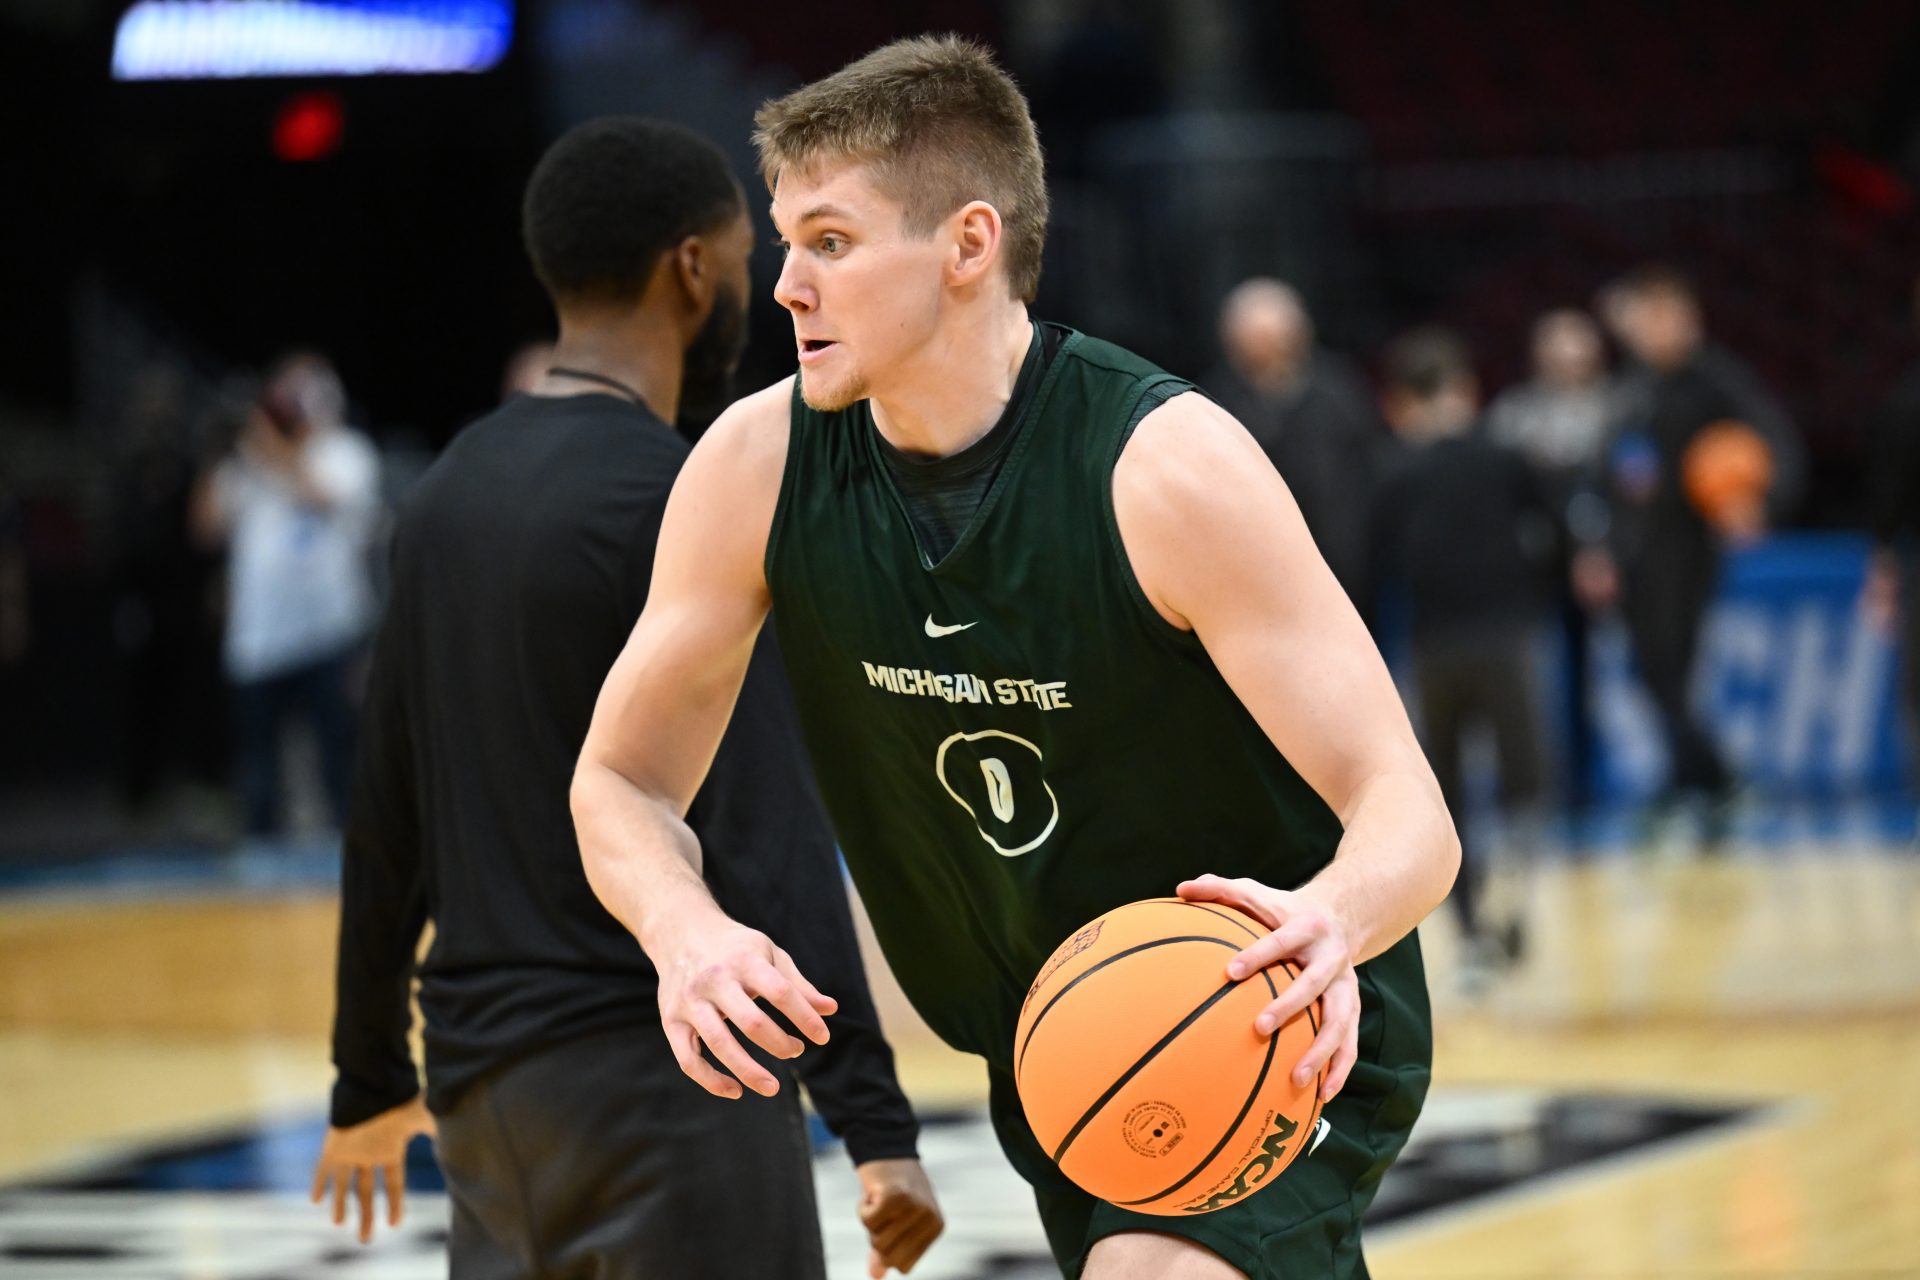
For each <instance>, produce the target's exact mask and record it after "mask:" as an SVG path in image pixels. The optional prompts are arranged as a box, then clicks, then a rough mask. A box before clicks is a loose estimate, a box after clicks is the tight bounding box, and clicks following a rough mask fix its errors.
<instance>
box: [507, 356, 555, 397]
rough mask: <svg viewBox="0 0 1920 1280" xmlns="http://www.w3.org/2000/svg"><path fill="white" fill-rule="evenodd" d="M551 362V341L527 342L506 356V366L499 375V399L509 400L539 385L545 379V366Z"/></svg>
mask: <svg viewBox="0 0 1920 1280" xmlns="http://www.w3.org/2000/svg"><path fill="white" fill-rule="evenodd" d="M552 363H553V344H552V343H551V342H529V343H527V344H526V345H525V346H523V347H521V348H520V349H519V350H518V351H516V352H514V353H513V354H512V355H510V356H508V357H507V367H506V369H505V370H504V371H502V373H501V375H500V399H501V400H502V401H503V402H504V401H507V400H511V399H513V398H514V397H515V396H517V395H524V394H526V393H527V392H529V391H531V390H533V389H534V388H535V387H537V386H539V385H540V384H541V382H543V381H545V379H546V376H547V366H548V365H550V364H552Z"/></svg>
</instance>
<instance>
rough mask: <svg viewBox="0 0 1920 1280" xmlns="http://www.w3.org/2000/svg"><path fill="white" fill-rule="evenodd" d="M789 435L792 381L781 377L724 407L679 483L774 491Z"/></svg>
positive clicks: (785, 463) (784, 468) (694, 452)
mask: <svg viewBox="0 0 1920 1280" xmlns="http://www.w3.org/2000/svg"><path fill="white" fill-rule="evenodd" d="M792 431H793V377H792V376H789V377H785V378H782V379H780V381H778V382H776V383H774V384H773V385H772V386H769V387H763V388H761V389H760V390H758V391H755V392H753V393H752V394H750V395H746V396H742V397H741V398H740V399H738V400H736V401H734V402H733V403H732V404H731V405H728V406H727V408H726V410H725V411H724V412H723V413H721V415H720V416H719V417H717V418H715V419H714V420H713V425H712V426H710V427H708V428H707V430H706V433H705V434H704V435H702V436H701V437H700V443H699V444H697V445H695V446H694V449H693V456H692V457H690V458H688V459H687V471H686V474H685V476H684V477H683V480H685V481H689V482H691V483H695V484H714V485H718V486H722V487H727V488H737V487H739V486H748V487H760V486H766V485H771V486H772V487H773V488H774V489H776V490H777V489H778V488H779V487H780V478H781V475H782V474H783V473H784V471H785V470H786V465H787V441H788V438H789V437H790V436H791V434H792Z"/></svg>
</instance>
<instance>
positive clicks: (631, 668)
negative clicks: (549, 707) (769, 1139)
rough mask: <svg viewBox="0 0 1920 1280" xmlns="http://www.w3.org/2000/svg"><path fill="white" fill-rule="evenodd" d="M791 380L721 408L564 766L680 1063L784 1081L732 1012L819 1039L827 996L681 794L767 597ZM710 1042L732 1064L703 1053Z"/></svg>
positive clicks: (740, 673) (687, 790) (785, 1048)
mask: <svg viewBox="0 0 1920 1280" xmlns="http://www.w3.org/2000/svg"><path fill="white" fill-rule="evenodd" d="M790 394H791V387H790V383H788V382H782V383H780V384H778V385H777V386H774V387H770V388H768V389H766V390H765V391H761V392H758V393H756V394H754V395H752V396H749V397H747V398H746V399H745V400H742V401H740V402H739V403H738V404H736V405H734V406H733V407H732V408H731V409H729V410H728V411H727V412H726V413H725V414H723V415H721V417H720V419H719V420H718V421H716V422H715V423H714V425H713V427H712V428H711V429H709V431H708V432H707V434H706V435H705V436H704V437H703V438H702V439H701V442H700V444H699V446H698V447H697V448H695V450H694V451H693V454H692V456H691V457H690V458H688V460H687V463H686V466H685V467H684V468H683V469H682V471H681V473H680V476H679V479H678V480H677V481H676V482H675V484H674V489H673V495H672V497H671V498H670V499H669V500H668V502H667V510H666V515H665V518H664V520H663V522H662V525H661V530H660V541H659V548H658V551H657V553H656V555H655V560H654V569H653V581H652V585H651V587H650V588H649V590H648V594H647V606H646V609H645V611H644V612H643V613H642V614H641V615H640V620H639V621H638V622H637V623H636V624H635V625H634V629H633V634H632V635H631V636H630V637H629V638H628V640H627V644H626V647H625V649H623V650H622V651H621V654H620V657H619V659H618V660H617V661H615V663H614V665H613V669H612V671H611V672H609V673H608V676H607V681H606V684H605V685H604V686H603V687H602V688H601V691H600V699H599V701H598V702H597V703H596V704H595V706H594V713H593V723H592V726H591V727H590V728H589V729H588V731H587V740H586V743H585V745H584V746H583V748H582V750H581V753H580V761H579V764H578V766H577V767H576V768H575V771H574V778H573V790H572V805H573V818H574V826H575V828H576V830H577V831H578V833H579V839H580V854H581V858H582V860H583V862H584V863H585V866H586V873H587V880H588V882H589V883H590V884H591V885H592V886H593V891H594V893H595V895H597V896H598V897H599V899H600V901H601V903H602V904H603V905H604V906H605V907H606V908H607V910H608V911H610V912H611V913H612V914H613V916H614V917H615V918H616V919H618V920H619V921H620V922H621V923H622V924H624V925H625V926H626V927H627V929H628V930H629V931H630V932H631V933H632V934H633V936H634V937H635V938H637V939H638V940H639V942H640V945H641V946H642V948H644V949H645V950H646V952H647V956H648V958H649V959H651V960H652V961H653V963H654V966H655V968H657V969H658V970H659V972H660V1020H661V1025H662V1027H663V1028H664V1029H665V1031H666V1033H667V1039H668V1041H669V1043H670V1044H671V1045H672V1047H673V1052H674V1056H675V1057H676V1059H677V1060H678V1061H679V1063H680V1067H681V1069H682V1070H684V1071H685V1072H686V1073H687V1075H689V1076H690V1077H692V1078H693V1080H694V1081H695V1082H696V1083H698V1084H700V1085H701V1086H702V1087H704V1088H705V1089H707V1091H708V1092H710V1093H714V1094H717V1095H719V1096H721V1097H738V1096H740V1086H741V1085H742V1084H744V1085H745V1086H746V1087H747V1088H750V1089H752V1090H754V1091H755V1092H756V1093H761V1094H767V1095H771V1094H773V1093H774V1092H776V1091H777V1089H778V1088H779V1084H778V1081H776V1080H775V1079H774V1077H773V1076H772V1074H770V1073H769V1072H768V1071H767V1070H766V1069H765V1068H763V1067H762V1066H760V1065H759V1064H758V1063H757V1062H755V1061H754V1060H753V1058H752V1057H751V1056H750V1055H749V1054H748V1053H747V1052H746V1051H745V1049H743V1048H742V1047H741V1045H740V1043H739V1041H737V1040H736V1039H735V1038H734V1036H733V1034H732V1032H731V1031H730V1030H729V1028H728V1026H727V1024H728V1023H731V1024H732V1025H733V1026H734V1027H736V1028H738V1029H739V1030H740V1031H742V1032H745V1033H746V1035H747V1037H748V1038H749V1039H751V1040H752V1041H753V1042H754V1043H756V1044H758V1045H759V1046H760V1047H761V1048H763V1049H765V1050H766V1051H767V1052H769V1053H771V1054H773V1055H774V1056H776V1057H780V1058H791V1057H796V1056H798V1055H799V1054H800V1052H801V1051H802V1049H803V1048H804V1045H803V1044H802V1043H801V1042H800V1041H798V1040H796V1039H794V1038H793V1037H792V1036H791V1035H788V1034H787V1033H786V1032H785V1031H783V1030H781V1028H780V1027H779V1026H778V1024H776V1023H775V1022H774V1021H773V1020H772V1019H771V1018H769V1017H768V1016H767V1015H766V1014H765V1013H764V1012H762V1011H761V1010H760V1009H759V1008H758V1007H757V1006H756V1005H755V1004H754V1001H755V999H756V998H763V999H765V1000H766V1001H768V1003H770V1004H772V1005H773V1006H774V1007H776V1008H778V1009H779V1010H780V1011H781V1012H782V1013H784V1014H785V1015H786V1016H787V1017H788V1018H789V1019H791V1020H792V1022H793V1025H794V1026H795V1027H797V1028H798V1029H799V1030H800V1031H801V1033H802V1034H804V1035H805V1036H806V1037H807V1038H808V1039H810V1040H812V1041H814V1042H815V1043H816V1044H824V1043H825V1042H826V1040H827V1027H826V1023H825V1022H823V1021H822V1020H821V1015H823V1014H828V1013H832V1012H833V1011H834V1009H835V1008H836V1007H837V1006H836V1005H835V1003H834V1001H833V1000H831V999H830V998H828V997H827V996H825V995H822V994H821V993H820V992H819V991H817V990H815V989H814V987H813V985H812V984H811V983H809V982H808V981H807V980H806V978H804V977H803V976H802V975H801V974H800V973H799V971H798V970H797V969H795V968H794V965H793V961H792V960H791V959H790V958H789V957H788V956H787V953H786V952H784V951H782V950H781V949H780V948H779V947H777V946H775V945H774V944H773V942H772V941H771V940H770V939H769V938H767V936H766V935H765V934H763V933H760V932H759V931H758V930H754V929H749V928H746V927H745V926H743V925H740V924H738V923H737V922H735V921H733V920H732V919H730V918H729V917H728V916H727V915H726V914H725V913H724V912H722V911H721V910H720V907H719V906H718V904H716V903H715V902H714V900H713V896H712V895H711V894H710V893H709V892H708V891H707V887H706V884H705V882H704V881H702V880H701V878H700V846H699V842H698V841H697V840H696V839H695V837H694V834H693V832H692V830H691V829H690V828H689V827H688V826H687V824H686V820H685V819H686V812H687V807H688V806H689V805H690V804H691V803H692V802H693V796H694V792H695V791H697V790H698V789H699V787H700V783H701V782H702V780H704V779H705V777H706V774H707V770H708V769H709V768H710V767H711V766H712V764H713V755H714V752H715V750H717V749H718V747H719V744H720V736H721V734H722V733H723V732H724V731H725V729H726V727H727V721H728V719H729V718H730V717H731V716H732V714H733V704H734V701H735V699H736V698H737V697H738V696H739V693H740V685H741V682H742V681H743V680H744V679H745V677H746V670H747V662H748V659H749V658H750V657H751V655H752V652H753V644H754V639H755V637H756V636H758V634H759V632H760V626H761V623H762V622H763V621H764V620H765V618H766V614H767V607H768V603H767V601H768V598H767V584H766V577H765V572H764V570H763V568H762V563H761V562H762V560H763V559H764V557H765V554H766V545H767V531H768V529H769V528H770V527H771V525H772V522H773V508H774V504H775V502H776V500H777V499H778V497H779V492H780V476H781V470H782V467H783V466H784V465H785V461H786V435H787V413H788V402H789V396H790ZM702 1043H704V1044H705V1045H706V1046H707V1048H709V1049H711V1050H712V1052H713V1055H714V1057H715V1058H716V1059H718V1060H719V1062H720V1063H721V1064H722V1065H723V1066H725V1067H726V1068H727V1069H728V1070H729V1071H731V1072H732V1073H733V1077H737V1078H738V1083H736V1081H735V1079H734V1078H733V1077H729V1076H727V1075H726V1074H725V1073H723V1072H720V1071H716V1070H715V1069H714V1068H713V1066H712V1065H711V1064H710V1063H708V1062H706V1061H705V1060H704V1059H703V1058H702V1057H701V1055H700V1046H701V1044H702Z"/></svg>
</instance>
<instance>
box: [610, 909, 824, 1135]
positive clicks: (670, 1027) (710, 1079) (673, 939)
mask: <svg viewBox="0 0 1920 1280" xmlns="http://www.w3.org/2000/svg"><path fill="white" fill-rule="evenodd" d="M648 952H649V954H650V955H651V957H652V959H653V962H654V965H655V967H656V968H658V969H659V971H660V1026H661V1028H662V1029H663V1030H665V1031H666V1033H667V1043H668V1044H669V1045H671V1046H672V1047H673V1056H674V1058H675V1059H676V1060H677V1061H678V1062H679V1063H680V1069H681V1070H682V1071H684V1072H686V1073H687V1075H688V1076H689V1077H690V1078H691V1079H692V1080H693V1082H694V1083H695V1084H697V1085H699V1086H700V1087H701V1088H703V1089H705V1090H706V1091H707V1092H708V1093H711V1094H714V1095H715V1096H717V1097H721V1098H738V1097H739V1096H740V1086H741V1085H743V1084H744V1085H745V1086H746V1087H747V1088H749V1089H751V1090H753V1091H754V1092H755V1093H758V1094H761V1095H763V1096H765V1097H769V1098H770V1097H772V1096H773V1095H774V1094H775V1093H778V1092H779V1091H780V1082H779V1081H778V1080H776V1079H774V1077H773V1074H772V1073H771V1072H769V1071H768V1070H767V1069H766V1068H765V1067H762V1066H761V1065H760V1064H759V1063H757V1062H755V1061H754V1060H753V1056H752V1055H751V1054H749V1053H748V1052H747V1051H746V1050H745V1049H744V1048H742V1047H741V1045H740V1042H739V1041H738V1040H736V1039H734V1036H733V1032H732V1031H731V1030H729V1029H728V1026H727V1024H728V1023H732V1024H733V1026H734V1027H737V1028H739V1029H740V1030H741V1031H743V1032H745V1033H746V1036H747V1039H749V1040H751V1041H753V1043H755V1044H757V1045H759V1046H760V1047H761V1048H762V1049H765V1050H766V1051H767V1052H768V1053H770V1054H772V1055H773V1056H774V1057H776V1058H797V1057H799V1056H800V1054H801V1052H802V1051H803V1050H804V1049H805V1048H806V1045H805V1044H804V1043H802V1042H801V1041H799V1040H796V1039H794V1038H793V1037H792V1036H791V1035H789V1034H788V1033H787V1032H786V1031H785V1030H784V1029H783V1028H782V1027H781V1026H780V1024H779V1023H777V1022H775V1021H774V1020H773V1019H772V1018H770V1017H768V1016H767V1014H766V1011H765V1010H763V1009H761V1008H760V1006H759V1005H757V1004H755V1003H754V1002H755V1001H756V1000H765V1001H766V1002H767V1003H768V1004H770V1005H772V1006H773V1007H774V1008H776V1009H778V1010H779V1011H780V1012H781V1013H783V1014H785V1015H786V1017H787V1019H788V1021H790V1022H792V1023H793V1025H794V1026H795V1027H797V1028H799V1030H800V1033H801V1034H802V1035H804V1036H806V1038H807V1039H808V1040H811V1041H813V1043H815V1044H825V1043H826V1042H827V1024H826V1023H825V1022H824V1021H822V1018H823V1017H824V1015H826V1014H830V1013H832V1012H833V1011H834V1010H836V1009H838V1008H839V1007H840V1006H839V1004H838V1003H837V1002H836V1001H835V1000H834V999H833V998H832V997H831V996H826V995H822V994H821V993H820V991H819V990H818V989H817V988H815V986H814V985H813V984H812V983H811V982H808V981H807V979H806V978H805V977H804V976H802V975H801V973H800V970H799V969H797V968H795V967H794V963H793V957H791V956H789V955H788V954H787V953H786V952H784V951H782V950H781V949H780V948H779V947H776V946H774V945H773V939H771V938H769V937H767V935H766V934H764V933H761V932H760V931H759V930H758V929H749V928H747V926H745V925H743V924H741V923H739V922H738V921H736V920H733V919H731V918H729V917H728V916H727V915H726V914H725V913H724V912H722V911H721V910H719V908H717V907H712V908H707V909H705V910H699V911H695V912H693V913H691V914H689V915H686V916H683V917H682V918H680V919H678V920H675V921H673V922H672V923H670V924H667V925H665V926H663V927H662V929H661V930H660V931H659V933H658V934H657V935H655V937H654V939H653V945H651V946H650V947H649V948H648ZM703 1043H704V1044H705V1045H706V1047H707V1048H708V1049H710V1050H712V1052H713V1056H714V1057H715V1058H716V1059H718V1060H719V1062H720V1064H721V1065H722V1066H724V1067H725V1068H726V1069H727V1071H731V1072H732V1073H733V1075H731V1076H729V1075H727V1074H726V1073H725V1072H721V1071H716V1070H714V1068H713V1065H712V1064H711V1063H709V1062H708V1061H707V1060H706V1059H705V1058H703V1057H701V1056H700V1046H701V1045H702V1044H703ZM736 1077H737V1079H736Z"/></svg>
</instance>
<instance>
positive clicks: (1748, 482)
mask: <svg viewBox="0 0 1920 1280" xmlns="http://www.w3.org/2000/svg"><path fill="white" fill-rule="evenodd" d="M1680 478H1681V481H1682V483H1683V484H1685V486H1686V490H1687V500H1688V501H1689V502H1691V503H1692V504H1693V508H1694V510H1696V511H1698V512H1699V513H1700V515H1701V516H1702V517H1703V518H1704V519H1705V520H1706V521H1707V523H1709V524H1713V525H1723V524H1725V523H1726V522H1727V520H1728V519H1729V518H1730V517H1731V516H1733V515H1735V514H1737V513H1738V512H1739V510H1740V509H1741V508H1742V507H1749V506H1751V505H1753V504H1755V503H1757V502H1759V501H1760V500H1761V499H1763V498H1765V497H1766V494H1767V488H1768V486H1770V485H1771V484H1772V483H1773V450H1772V449H1770V448H1768V447H1767V442H1766V441H1765V440H1764V439H1762V438H1761V436H1760V433H1759V432H1757V431H1755V430H1754V429H1753V428H1752V427H1750V426H1748V425H1747V424H1746V423H1744V422H1736V421H1734V420H1733V419H1731V418H1722V419H1720V420H1719V421H1718V422H1712V423H1709V424H1708V425H1706V426H1705V427H1702V428H1701V429H1700V433H1699V434H1698V435H1696V436H1694V438H1693V440H1692V441H1691V442H1690V443H1689V444H1688V445H1687V449H1686V453H1685V454H1683V455H1682V456H1681V459H1680Z"/></svg>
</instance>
